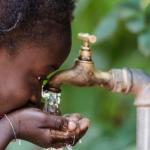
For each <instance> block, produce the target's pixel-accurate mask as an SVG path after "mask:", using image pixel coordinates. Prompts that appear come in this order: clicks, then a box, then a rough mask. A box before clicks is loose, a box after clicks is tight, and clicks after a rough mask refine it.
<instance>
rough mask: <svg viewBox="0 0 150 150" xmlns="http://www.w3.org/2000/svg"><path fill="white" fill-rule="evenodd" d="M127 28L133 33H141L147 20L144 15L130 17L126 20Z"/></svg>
mask: <svg viewBox="0 0 150 150" xmlns="http://www.w3.org/2000/svg"><path fill="white" fill-rule="evenodd" d="M126 28H127V29H128V30H129V31H130V32H132V33H139V32H141V31H142V30H143V29H144V28H145V21H144V17H143V16H137V17H135V18H132V19H129V20H128V21H127V22H126Z"/></svg>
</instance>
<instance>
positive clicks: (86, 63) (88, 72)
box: [45, 33, 111, 92]
mask: <svg viewBox="0 0 150 150" xmlns="http://www.w3.org/2000/svg"><path fill="white" fill-rule="evenodd" d="M78 38H79V39H80V40H82V41H83V45H82V46H81V49H80V55H79V57H78V58H77V59H76V61H75V64H74V66H73V67H72V68H70V69H67V70H64V71H59V72H57V73H56V74H54V75H53V76H52V77H51V78H50V80H49V82H48V84H47V85H46V86H45V89H47V90H50V91H53V92H59V91H60V87H61V85H62V84H71V85H76V86H80V87H84V86H105V87H107V88H111V85H110V80H111V73H110V72H102V71H96V69H95V65H94V62H93V61H92V50H91V48H90V44H91V43H95V42H96V37H95V36H94V35H90V34H87V33H79V34H78Z"/></svg>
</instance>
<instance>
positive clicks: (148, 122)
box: [136, 107, 150, 150]
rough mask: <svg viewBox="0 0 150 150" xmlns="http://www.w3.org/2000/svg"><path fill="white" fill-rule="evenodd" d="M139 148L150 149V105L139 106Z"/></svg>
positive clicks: (138, 149) (142, 149) (137, 140)
mask: <svg viewBox="0 0 150 150" xmlns="http://www.w3.org/2000/svg"><path fill="white" fill-rule="evenodd" d="M136 134H137V139H136V142H137V148H136V149H137V150H150V107H138V108H137V133H136Z"/></svg>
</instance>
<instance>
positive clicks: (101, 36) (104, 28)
mask: <svg viewBox="0 0 150 150" xmlns="http://www.w3.org/2000/svg"><path fill="white" fill-rule="evenodd" d="M117 27H118V13H116V12H114V13H111V14H110V15H108V16H106V17H105V18H104V19H103V20H101V21H100V23H99V24H98V26H97V28H96V30H95V34H96V36H97V41H98V42H103V41H105V40H107V39H109V38H111V37H112V36H113V34H114V33H115V32H116V30H117Z"/></svg>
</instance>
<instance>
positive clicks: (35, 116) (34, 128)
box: [8, 108, 89, 148]
mask: <svg viewBox="0 0 150 150" xmlns="http://www.w3.org/2000/svg"><path fill="white" fill-rule="evenodd" d="M8 117H9V118H10V120H11V122H12V124H13V125H14V128H15V131H16V135H17V138H18V139H23V140H27V141H29V142H32V143H34V144H36V145H38V146H40V147H43V148H48V147H54V148H60V147H64V146H66V145H68V144H69V145H74V144H76V142H78V140H79V139H80V138H81V137H82V136H83V135H84V134H85V133H86V131H87V129H88V127H89V120H88V119H86V118H82V117H81V116H80V115H79V114H73V115H70V116H67V117H61V116H54V115H50V114H47V113H43V112H42V111H41V110H39V109H36V108H26V109H21V110H17V111H15V112H13V113H10V114H8Z"/></svg>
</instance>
